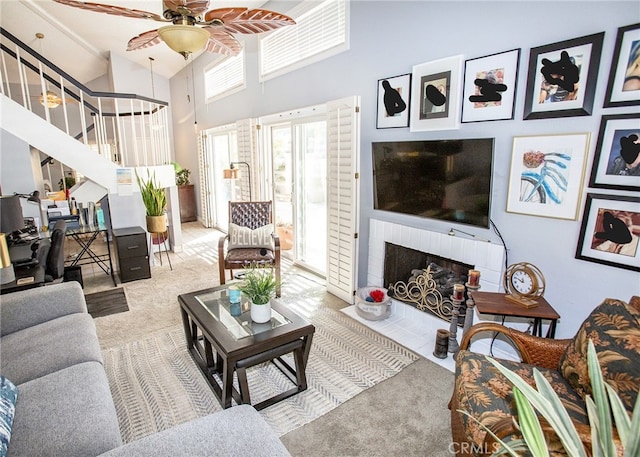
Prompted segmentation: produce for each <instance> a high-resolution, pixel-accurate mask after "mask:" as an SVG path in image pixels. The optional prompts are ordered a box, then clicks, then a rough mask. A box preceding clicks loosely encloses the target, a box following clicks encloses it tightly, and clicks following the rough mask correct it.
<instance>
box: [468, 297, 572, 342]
mask: <svg viewBox="0 0 640 457" xmlns="http://www.w3.org/2000/svg"><path fill="white" fill-rule="evenodd" d="M470 295H471V297H472V298H473V301H474V302H475V304H476V309H477V310H478V312H479V313H481V314H492V315H497V316H512V317H524V318H527V319H533V330H532V334H533V335H535V336H542V320H543V319H544V320H549V321H550V324H549V329H548V330H547V335H546V337H547V338H554V337H555V335H556V323H557V321H558V319H560V315H559V314H558V313H557V312H556V310H555V309H553V307H552V306H551V305H550V304H549V302H547V300H545V298H544V297H540V298H538V299H537V301H538V306H535V307H533V308H525V307H524V306H520V305H518V304H517V303H513V302H510V301H507V300H506V299H505V298H504V295H505V294H502V293H496V292H480V291H474V292H470Z"/></svg>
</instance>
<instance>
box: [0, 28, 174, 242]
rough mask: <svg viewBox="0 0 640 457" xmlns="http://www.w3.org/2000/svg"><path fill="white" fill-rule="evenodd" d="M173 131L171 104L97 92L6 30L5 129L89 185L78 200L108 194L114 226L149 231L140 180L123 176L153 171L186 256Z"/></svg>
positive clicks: (0, 119)
mask: <svg viewBox="0 0 640 457" xmlns="http://www.w3.org/2000/svg"><path fill="white" fill-rule="evenodd" d="M168 125H169V118H168V103H166V102H163V101H159V100H154V99H151V98H148V97H144V96H140V95H136V94H123V93H109V92H94V91H92V90H91V89H89V88H88V87H86V86H85V85H83V84H82V83H80V82H79V81H77V80H75V79H74V78H73V77H72V76H70V75H69V74H67V73H66V72H64V71H63V70H62V69H60V68H58V67H57V66H56V65H55V64H53V63H52V62H50V61H48V60H47V59H46V58H44V57H43V56H42V55H40V54H39V53H38V52H36V51H34V50H33V49H31V48H30V47H29V46H28V45H26V44H25V43H23V42H22V41H20V40H19V39H18V38H16V37H15V36H13V35H12V34H11V33H9V32H8V31H6V30H5V29H3V28H0V129H2V130H4V131H6V132H8V133H10V134H11V135H13V136H15V137H16V138H18V139H20V140H22V141H23V142H24V143H25V144H28V145H30V146H31V147H33V148H35V149H38V150H39V151H40V152H41V153H42V154H45V155H47V156H49V157H51V158H53V159H55V160H56V161H57V162H59V163H61V164H64V165H65V166H66V167H68V168H71V169H73V170H75V171H76V172H77V174H78V175H79V176H82V178H83V180H85V181H83V182H81V183H78V184H77V185H76V186H74V187H73V189H72V195H74V196H77V197H76V201H78V202H88V201H93V202H97V201H99V200H101V199H102V198H103V197H104V196H105V195H107V196H108V197H109V207H110V212H111V216H112V218H111V223H112V227H113V228H118V227H125V226H132V225H140V226H143V227H144V225H145V224H144V208H143V206H142V200H141V198H140V197H139V196H138V195H137V193H138V189H137V185H136V184H135V174H133V183H129V184H128V185H122V183H119V182H118V170H121V169H123V168H128V169H132V170H134V171H135V172H137V173H138V174H139V175H140V176H147V170H149V171H151V173H153V174H154V175H155V179H156V182H158V183H159V184H160V185H161V186H163V187H165V188H166V189H167V197H168V201H169V221H170V222H169V230H170V241H171V245H172V248H173V249H174V251H180V250H181V245H182V235H181V230H180V216H179V214H180V211H179V203H178V197H177V187H176V186H175V173H174V169H173V166H172V165H171V147H170V139H169V133H168V132H169V130H168V128H167V126H168ZM8 154H9V153H8ZM130 176H131V175H130ZM39 187H42V186H39ZM38 190H40V191H41V192H42V191H43V190H44V189H43V188H39V189H38ZM132 192H133V194H132Z"/></svg>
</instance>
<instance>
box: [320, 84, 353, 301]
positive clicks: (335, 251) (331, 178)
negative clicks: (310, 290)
mask: <svg viewBox="0 0 640 457" xmlns="http://www.w3.org/2000/svg"><path fill="white" fill-rule="evenodd" d="M359 106H360V97H355V96H354V97H347V98H343V99H340V100H335V101H332V102H329V103H327V186H328V194H327V195H328V197H327V199H328V200H327V212H328V218H327V224H328V227H327V239H328V246H327V248H328V249H327V257H328V258H327V291H328V292H330V293H332V294H333V295H336V296H337V297H339V298H341V299H342V300H344V301H346V302H347V303H351V304H352V303H353V302H354V295H355V291H356V284H357V278H358V238H357V237H358V228H359V225H360V224H359V222H360V217H359V215H360V183H359V173H360V112H359Z"/></svg>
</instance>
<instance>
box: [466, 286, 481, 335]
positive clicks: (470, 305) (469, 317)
mask: <svg viewBox="0 0 640 457" xmlns="http://www.w3.org/2000/svg"><path fill="white" fill-rule="evenodd" d="M465 285H466V286H467V290H469V293H468V294H467V295H468V296H469V298H467V302H466V304H467V312H466V313H465V316H464V326H463V327H462V335H463V336H464V335H465V333H467V330H469V327H471V326H472V325H473V314H474V308H475V306H476V302H475V301H474V300H473V297H472V296H471V292H475V291H476V290H478V289H480V284H478V285H476V286H472V285H471V284H469V283H467V284H465Z"/></svg>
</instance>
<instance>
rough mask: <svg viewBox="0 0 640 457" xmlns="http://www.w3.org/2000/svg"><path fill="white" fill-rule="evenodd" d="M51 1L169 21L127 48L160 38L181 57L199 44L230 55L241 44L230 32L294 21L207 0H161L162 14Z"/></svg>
mask: <svg viewBox="0 0 640 457" xmlns="http://www.w3.org/2000/svg"><path fill="white" fill-rule="evenodd" d="M54 1H55V2H56V3H60V4H62V5H67V6H73V7H75V8H81V9H85V10H89V11H96V12H99V13H106V14H113V15H115V16H124V17H131V18H138V19H151V20H153V21H158V22H169V23H171V24H172V25H166V26H164V27H160V28H159V29H156V30H149V31H148V32H144V33H141V34H140V35H138V36H136V37H133V38H131V40H129V43H128V45H127V51H135V50H137V49H143V48H148V47H150V46H154V45H156V44H158V43H160V41H164V42H165V43H166V44H167V46H169V47H170V48H171V49H173V50H174V51H176V52H177V53H179V54H181V55H182V56H183V57H184V58H185V60H187V59H188V58H189V55H190V54H191V53H194V52H198V51H200V50H201V49H203V48H205V50H206V51H207V52H211V53H217V54H224V55H230V56H234V55H237V54H238V53H239V52H240V51H241V50H242V45H241V44H240V43H239V42H238V40H236V38H235V37H234V36H233V35H232V33H245V34H249V33H261V32H268V31H271V30H275V29H278V28H280V27H283V26H285V25H293V24H295V21H294V20H293V19H291V18H290V17H289V16H285V15H284V14H280V13H277V12H275V11H269V10H263V9H252V10H250V9H248V8H218V9H212V10H208V11H207V9H208V8H209V0H164V1H163V5H164V12H163V13H162V16H160V15H158V14H155V13H150V12H148V11H141V10H135V9H129V8H123V7H120V6H113V5H104V4H100V3H88V2H82V1H77V0H54Z"/></svg>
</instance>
